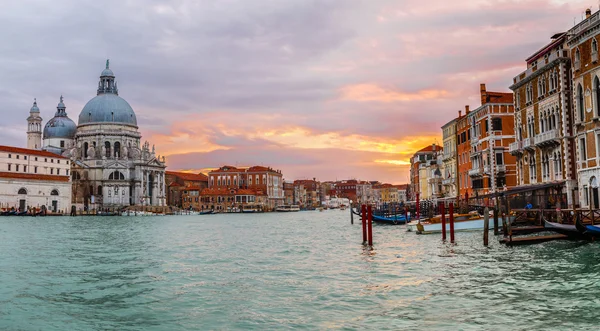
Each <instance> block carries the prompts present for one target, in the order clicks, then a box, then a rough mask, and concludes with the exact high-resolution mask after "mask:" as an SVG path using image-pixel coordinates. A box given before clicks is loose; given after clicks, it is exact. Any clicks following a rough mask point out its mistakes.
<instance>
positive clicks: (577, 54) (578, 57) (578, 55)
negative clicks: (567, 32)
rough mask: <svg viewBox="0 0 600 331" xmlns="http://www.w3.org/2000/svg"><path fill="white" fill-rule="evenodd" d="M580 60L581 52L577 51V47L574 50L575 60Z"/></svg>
mask: <svg viewBox="0 0 600 331" xmlns="http://www.w3.org/2000/svg"><path fill="white" fill-rule="evenodd" d="M580 60H581V53H579V49H576V50H575V62H576V63H577V62H579V61H580Z"/></svg>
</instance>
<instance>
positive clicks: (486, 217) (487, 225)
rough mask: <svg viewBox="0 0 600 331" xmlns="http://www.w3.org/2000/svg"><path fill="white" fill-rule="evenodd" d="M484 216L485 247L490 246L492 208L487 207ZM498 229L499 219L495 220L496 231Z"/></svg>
mask: <svg viewBox="0 0 600 331" xmlns="http://www.w3.org/2000/svg"><path fill="white" fill-rule="evenodd" d="M483 212H484V215H483V246H487V245H488V239H489V238H488V236H489V232H490V208H488V207H485V209H484V211H483ZM497 227H498V218H494V230H495V229H496V228H497Z"/></svg>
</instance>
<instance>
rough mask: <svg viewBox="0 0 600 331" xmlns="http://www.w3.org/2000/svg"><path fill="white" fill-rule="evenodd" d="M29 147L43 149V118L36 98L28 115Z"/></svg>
mask: <svg viewBox="0 0 600 331" xmlns="http://www.w3.org/2000/svg"><path fill="white" fill-rule="evenodd" d="M27 148H29V149H37V150H41V149H42V118H41V117H40V109H39V108H38V106H37V100H35V99H34V101H33V106H32V107H31V109H30V110H29V117H27Z"/></svg>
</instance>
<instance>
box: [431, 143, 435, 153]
mask: <svg viewBox="0 0 600 331" xmlns="http://www.w3.org/2000/svg"><path fill="white" fill-rule="evenodd" d="M431 150H432V151H433V152H435V143H433V144H432V145H431Z"/></svg>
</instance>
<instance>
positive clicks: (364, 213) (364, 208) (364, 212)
mask: <svg viewBox="0 0 600 331" xmlns="http://www.w3.org/2000/svg"><path fill="white" fill-rule="evenodd" d="M360 209H361V214H362V230H363V243H366V242H367V205H362V207H361V208H360Z"/></svg>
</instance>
